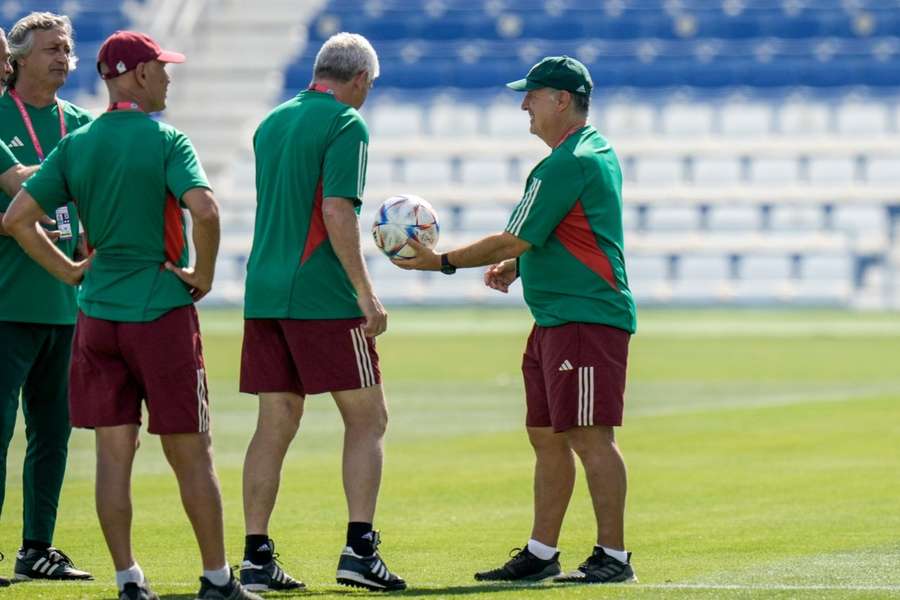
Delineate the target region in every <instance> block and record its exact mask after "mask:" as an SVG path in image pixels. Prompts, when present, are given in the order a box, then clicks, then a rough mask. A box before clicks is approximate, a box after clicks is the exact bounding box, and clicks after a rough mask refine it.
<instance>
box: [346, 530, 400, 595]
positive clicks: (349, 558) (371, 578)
mask: <svg viewBox="0 0 900 600" xmlns="http://www.w3.org/2000/svg"><path fill="white" fill-rule="evenodd" d="M372 533H373V534H374V535H373V538H374V539H373V541H372V545H373V546H374V547H375V553H374V554H372V556H360V555H359V554H357V553H356V552H354V551H353V548H351V547H350V546H347V547H346V548H344V551H343V552H341V558H340V560H339V561H338V568H337V582H338V583H340V584H341V585H348V586H350V587H358V588H365V589H367V590H372V591H374V592H396V591H400V590H405V589H406V582H405V581H403V580H402V579H401V578H399V577H397V576H396V575H395V574H393V573H391V572H390V571H389V570H388V568H387V565H386V564H384V561H383V560H381V556H380V555H379V554H378V544H380V543H381V540H380V538H379V536H378V532H377V531H374V532H372Z"/></svg>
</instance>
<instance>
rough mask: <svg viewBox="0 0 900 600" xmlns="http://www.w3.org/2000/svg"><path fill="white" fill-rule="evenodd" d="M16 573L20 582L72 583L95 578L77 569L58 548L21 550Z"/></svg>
mask: <svg viewBox="0 0 900 600" xmlns="http://www.w3.org/2000/svg"><path fill="white" fill-rule="evenodd" d="M14 571H15V577H16V580H18V581H30V580H32V579H54V580H64V581H71V580H79V579H80V580H87V579H93V578H94V577H93V575H91V574H90V573H88V572H87V571H80V570H78V569H76V568H75V564H74V563H73V562H72V559H71V558H69V557H68V556H66V554H65V552H63V551H62V550H59V549H57V548H47V549H46V550H38V549H36V548H29V549H28V550H25V549H23V548H20V549H19V552H18V553H17V554H16V566H15V568H14Z"/></svg>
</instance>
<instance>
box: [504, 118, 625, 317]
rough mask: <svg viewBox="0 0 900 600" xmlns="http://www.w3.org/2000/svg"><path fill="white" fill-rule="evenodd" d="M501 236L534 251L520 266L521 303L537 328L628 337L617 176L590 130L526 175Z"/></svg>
mask: <svg viewBox="0 0 900 600" xmlns="http://www.w3.org/2000/svg"><path fill="white" fill-rule="evenodd" d="M506 231H508V232H509V233H511V234H513V235H515V236H516V237H518V238H521V239H523V240H525V241H527V242H529V243H530V244H532V248H531V249H530V250H529V251H528V252H526V253H525V254H523V255H522V256H521V259H520V265H519V269H520V273H521V277H522V287H523V290H524V293H525V302H526V303H527V304H528V307H529V309H531V313H532V315H533V316H534V320H535V322H537V324H538V325H541V326H543V327H555V326H557V325H563V324H565V323H599V324H602V325H610V326H612V327H617V328H619V329H624V330H625V331H628V332H631V333H634V331H635V329H636V327H637V311H636V308H635V305H634V299H633V298H632V296H631V291H630V290H629V289H628V277H627V275H626V274H625V255H624V251H623V246H624V243H623V234H622V172H621V170H620V169H619V160H618V158H616V154H615V152H613V150H612V148H611V147H610V145H609V143H608V142H607V141H606V140H605V139H603V137H602V136H601V135H600V134H599V133H597V130H596V129H594V128H593V127H590V126H588V127H583V128H582V129H579V130H577V131H576V132H574V133H573V134H572V135H570V136H569V137H567V138H566V139H565V140H564V141H563V142H562V143H561V144H560V145H559V146H557V147H556V148H554V150H553V151H552V152H551V153H550V155H549V156H548V157H547V158H545V159H544V160H542V161H541V162H539V163H538V164H537V166H536V167H535V168H534V169H533V170H532V171H531V174H530V175H529V176H528V181H527V183H526V186H525V194H524V196H523V197H522V199H521V200H520V201H519V203H518V204H517V205H516V208H515V210H513V213H512V215H511V216H510V219H509V222H508V223H507V225H506Z"/></svg>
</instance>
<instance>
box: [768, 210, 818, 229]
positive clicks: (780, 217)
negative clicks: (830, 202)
mask: <svg viewBox="0 0 900 600" xmlns="http://www.w3.org/2000/svg"><path fill="white" fill-rule="evenodd" d="M824 214H825V213H824V211H823V210H822V208H821V207H819V206H796V205H775V206H773V207H772V210H771V213H770V215H769V227H771V228H772V229H773V230H776V231H796V230H799V231H804V230H805V231H815V230H818V229H821V228H822V226H823V224H824V222H825V221H824Z"/></svg>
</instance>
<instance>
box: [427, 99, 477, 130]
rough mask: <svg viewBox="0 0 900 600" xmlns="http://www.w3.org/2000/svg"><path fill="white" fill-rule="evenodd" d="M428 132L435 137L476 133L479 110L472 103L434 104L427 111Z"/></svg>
mask: <svg viewBox="0 0 900 600" xmlns="http://www.w3.org/2000/svg"><path fill="white" fill-rule="evenodd" d="M428 132H429V133H430V134H431V135H433V136H437V137H458V136H466V135H477V134H479V133H481V111H480V110H479V109H478V108H477V107H475V106H474V105H472V104H445V103H439V104H435V105H433V106H432V107H431V110H430V111H429V112H428Z"/></svg>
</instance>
